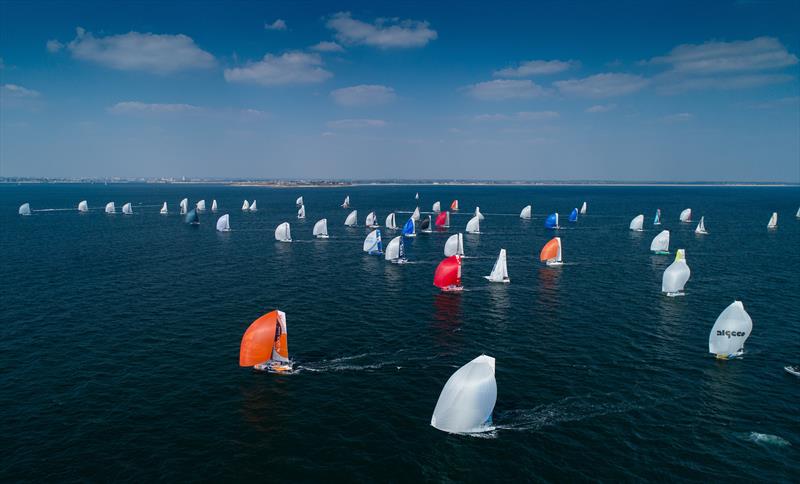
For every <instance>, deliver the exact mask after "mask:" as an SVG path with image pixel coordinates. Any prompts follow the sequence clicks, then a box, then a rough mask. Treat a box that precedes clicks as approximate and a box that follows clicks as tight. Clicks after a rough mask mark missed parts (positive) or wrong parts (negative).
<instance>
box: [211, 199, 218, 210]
mask: <svg viewBox="0 0 800 484" xmlns="http://www.w3.org/2000/svg"><path fill="white" fill-rule="evenodd" d="M211 211H212V212H216V211H217V200H216V199H214V200H211Z"/></svg>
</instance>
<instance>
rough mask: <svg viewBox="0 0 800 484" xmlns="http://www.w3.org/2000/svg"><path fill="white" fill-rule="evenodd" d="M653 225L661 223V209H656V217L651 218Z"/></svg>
mask: <svg viewBox="0 0 800 484" xmlns="http://www.w3.org/2000/svg"><path fill="white" fill-rule="evenodd" d="M653 225H661V209H660V208H657V209H656V218H655V219H653Z"/></svg>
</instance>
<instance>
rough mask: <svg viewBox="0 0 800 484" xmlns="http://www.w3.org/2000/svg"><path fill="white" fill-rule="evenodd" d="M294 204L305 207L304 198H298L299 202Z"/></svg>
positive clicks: (296, 201)
mask: <svg viewBox="0 0 800 484" xmlns="http://www.w3.org/2000/svg"><path fill="white" fill-rule="evenodd" d="M294 204H295V205H297V206H298V207H299V206H301V205H305V202H303V197H302V196H300V197H297V200H295V201H294Z"/></svg>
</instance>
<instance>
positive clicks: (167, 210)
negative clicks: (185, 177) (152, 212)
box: [159, 202, 169, 215]
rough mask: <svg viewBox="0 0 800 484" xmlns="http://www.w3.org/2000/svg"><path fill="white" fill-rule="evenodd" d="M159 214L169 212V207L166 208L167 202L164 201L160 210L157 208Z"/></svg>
mask: <svg viewBox="0 0 800 484" xmlns="http://www.w3.org/2000/svg"><path fill="white" fill-rule="evenodd" d="M159 213H160V214H161V215H166V214H168V213H169V209H167V202H164V205H162V206H161V210H159Z"/></svg>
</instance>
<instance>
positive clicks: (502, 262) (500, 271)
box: [483, 249, 511, 282]
mask: <svg viewBox="0 0 800 484" xmlns="http://www.w3.org/2000/svg"><path fill="white" fill-rule="evenodd" d="M483 277H485V278H486V279H488V280H489V281H491V282H511V279H509V278H508V267H507V266H506V249H500V255H498V256H497V261H496V262H495V263H494V267H493V268H492V273H491V274H489V275H488V276H483Z"/></svg>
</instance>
